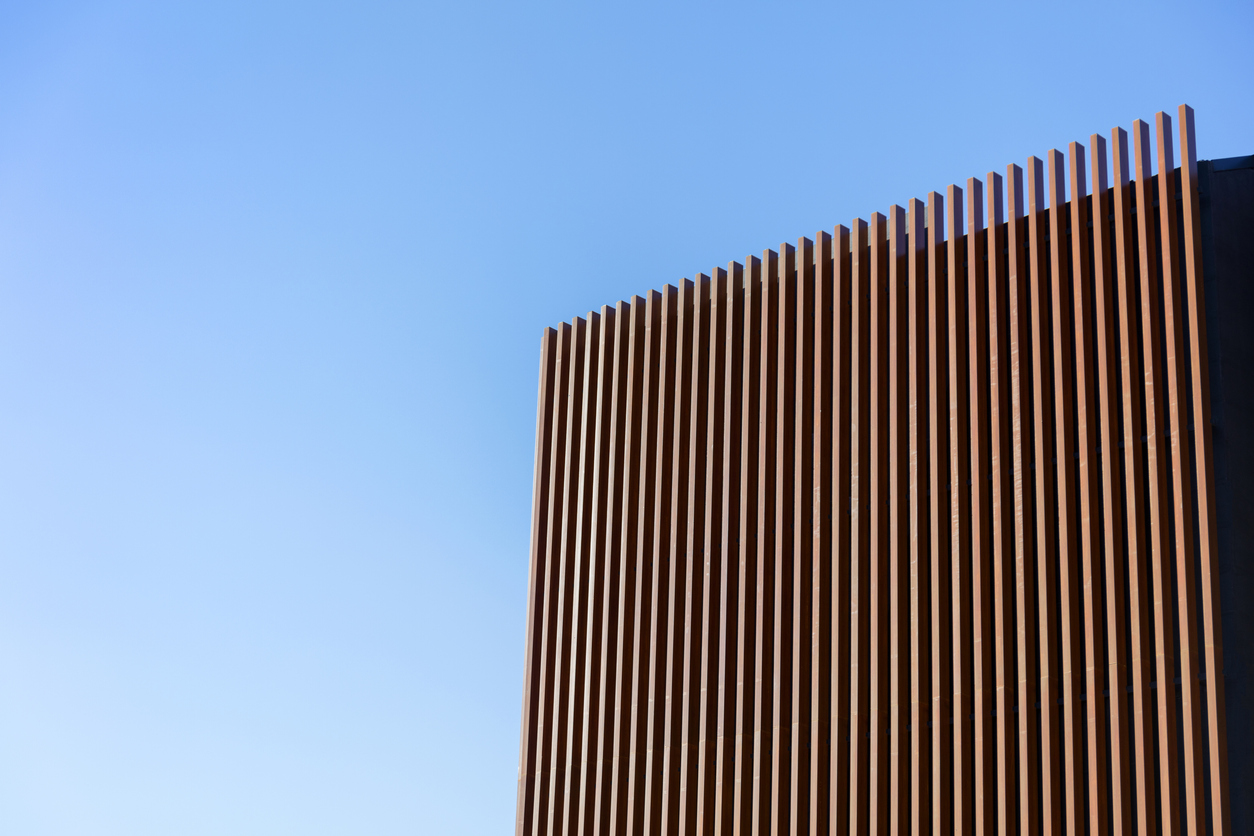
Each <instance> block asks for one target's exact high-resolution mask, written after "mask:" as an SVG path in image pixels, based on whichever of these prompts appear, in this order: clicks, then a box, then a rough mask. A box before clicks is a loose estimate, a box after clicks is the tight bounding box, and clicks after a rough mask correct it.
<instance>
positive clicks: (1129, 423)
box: [1111, 128, 1158, 833]
mask: <svg viewBox="0 0 1254 836" xmlns="http://www.w3.org/2000/svg"><path fill="white" fill-rule="evenodd" d="M1111 140H1112V141H1111V145H1112V146H1113V148H1112V151H1113V156H1114V166H1115V177H1114V189H1113V197H1114V216H1115V248H1114V256H1115V265H1116V270H1117V272H1118V292H1119V356H1120V357H1121V358H1122V360H1123V366H1122V369H1121V375H1120V379H1121V381H1122V387H1121V388H1122V400H1123V404H1122V407H1123V451H1124V479H1125V482H1124V507H1125V512H1124V513H1125V520H1126V523H1125V526H1124V529H1125V532H1126V536H1127V540H1128V542H1127V553H1128V569H1127V571H1128V610H1129V623H1130V625H1131V628H1130V636H1129V640H1130V646H1129V654H1130V657H1131V667H1132V730H1133V736H1132V739H1133V741H1134V745H1135V750H1134V751H1135V758H1134V760H1135V763H1136V764H1137V769H1136V792H1135V795H1134V798H1135V805H1134V813H1135V817H1136V826H1137V828H1138V829H1139V830H1140V831H1141V832H1150V833H1152V832H1154V831H1155V829H1156V828H1157V821H1158V803H1157V800H1156V799H1157V794H1158V790H1157V787H1158V783H1157V778H1156V776H1155V771H1154V770H1153V769H1148V768H1146V766H1147V765H1148V764H1150V763H1152V762H1153V758H1154V730H1153V726H1152V723H1151V710H1152V701H1153V695H1152V693H1151V691H1150V680H1151V678H1152V676H1153V659H1154V648H1153V633H1152V632H1151V622H1150V617H1149V554H1148V553H1149V548H1148V543H1147V542H1146V532H1145V500H1144V496H1145V476H1144V464H1143V460H1142V456H1141V451H1142V450H1143V442H1144V436H1143V435H1142V427H1143V426H1144V424H1143V422H1142V419H1141V395H1142V389H1143V385H1142V378H1141V343H1140V336H1139V333H1140V332H1139V330H1138V324H1139V318H1138V316H1137V311H1138V307H1139V304H1138V297H1139V292H1138V282H1137V274H1136V246H1137V244H1136V238H1137V236H1136V228H1135V227H1134V226H1133V225H1132V187H1131V167H1132V158H1131V156H1130V155H1129V153H1128V135H1127V134H1126V133H1125V132H1124V131H1123V129H1122V128H1116V129H1115V131H1114V133H1113V136H1112V137H1111Z"/></svg>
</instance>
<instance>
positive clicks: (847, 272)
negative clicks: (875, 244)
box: [828, 226, 853, 834]
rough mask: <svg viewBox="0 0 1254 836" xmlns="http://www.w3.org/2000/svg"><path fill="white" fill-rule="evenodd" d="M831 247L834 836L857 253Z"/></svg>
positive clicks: (839, 825)
mask: <svg viewBox="0 0 1254 836" xmlns="http://www.w3.org/2000/svg"><path fill="white" fill-rule="evenodd" d="M833 237H834V239H835V240H834V241H833V242H832V259H833V275H832V307H833V312H832V354H831V356H832V405H831V409H832V421H833V430H832V446H831V453H830V458H831V473H832V482H831V488H830V491H831V494H832V542H831V551H830V553H829V560H830V561H831V566H832V577H831V603H830V610H831V613H832V627H831V632H832V670H831V691H832V698H831V706H830V709H829V710H830V712H831V713H830V717H831V725H832V743H833V746H832V768H831V772H830V774H829V780H830V782H831V784H830V786H831V790H830V792H829V793H828V804H829V805H830V807H831V812H830V814H829V815H830V821H831V829H832V833H836V834H843V833H847V832H848V827H849V743H850V740H849V736H850V732H849V681H850V680H849V638H850V636H849V432H848V427H849V411H850V406H849V404H850V400H849V381H850V377H849V374H850V369H849V352H850V329H851V325H850V321H849V311H850V295H851V292H852V290H851V289H852V286H853V254H852V251H851V246H852V243H851V240H850V232H849V230H848V229H846V228H845V227H844V226H837V227H836V232H835V235H834V236H833Z"/></svg>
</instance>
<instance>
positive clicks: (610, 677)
mask: <svg viewBox="0 0 1254 836" xmlns="http://www.w3.org/2000/svg"><path fill="white" fill-rule="evenodd" d="M635 304H639V305H640V306H641V308H642V309H643V306H644V300H643V299H640V297H634V298H633V299H632V301H631V302H630V303H628V302H619V303H618V307H617V310H616V311H615V312H614V336H613V362H612V365H611V382H610V390H611V393H612V394H611V402H610V406H609V412H608V419H609V422H610V427H609V435H610V440H609V451H608V454H607V461H606V466H607V468H608V470H609V472H608V474H607V477H606V499H605V504H606V510H605V518H604V520H603V522H602V525H601V528H600V529H599V531H600V534H601V548H602V550H603V553H604V561H605V567H606V569H605V582H604V584H603V586H602V605H601V650H600V666H601V672H600V676H599V682H598V696H597V705H598V707H599V710H598V712H597V713H596V716H595V717H594V718H593V723H594V727H593V730H592V731H591V732H590V735H591V736H592V739H593V740H594V743H593V745H592V746H591V747H590V758H589V763H588V776H587V783H586V789H585V790H584V801H583V803H584V805H585V807H584V811H583V814H582V815H581V817H580V819H581V826H582V830H581V833H582V834H584V836H600V834H603V833H605V832H607V827H606V822H607V818H606V817H608V815H609V803H608V802H609V789H610V788H609V784H608V780H609V779H610V777H611V769H610V767H611V766H612V764H613V758H614V720H615V717H616V713H617V712H616V711H615V694H616V693H617V691H618V673H619V666H618V658H619V652H620V647H621V646H622V642H623V637H624V635H625V632H624V631H623V630H622V628H621V625H622V603H623V600H624V589H623V585H624V582H625V580H626V578H627V574H626V573H625V572H624V566H623V561H622V556H621V553H620V552H621V549H620V543H621V541H622V537H623V527H624V524H625V517H626V515H625V514H623V513H621V511H622V506H623V497H624V494H625V492H626V490H627V488H626V486H627V484H628V483H629V482H630V476H629V472H630V471H634V470H635V468H634V467H625V466H624V460H623V452H624V450H625V449H626V448H627V447H628V445H629V444H633V440H632V439H631V438H630V435H631V433H630V424H629V422H628V409H627V400H628V393H629V392H632V391H633V386H634V382H633V380H632V378H631V373H632V371H633V370H639V365H638V364H636V365H635V366H633V365H632V364H631V359H632V354H631V350H632V347H633V342H632V334H633V330H632V329H633V323H635V322H636V321H640V322H643V319H639V320H637V319H633V317H632V306H633V305H635ZM641 313H642V314H643V310H642V312H641ZM607 350H608V349H607Z"/></svg>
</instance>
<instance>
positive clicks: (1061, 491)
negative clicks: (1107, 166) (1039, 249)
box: [1037, 150, 1084, 833]
mask: <svg viewBox="0 0 1254 836" xmlns="http://www.w3.org/2000/svg"><path fill="white" fill-rule="evenodd" d="M1066 180H1067V169H1066V163H1065V161H1064V159H1063V155H1062V152H1061V151H1057V150H1051V151H1050V152H1049V265H1050V324H1051V325H1052V329H1051V333H1050V334H1049V335H1048V337H1046V335H1044V334H1043V335H1042V341H1044V340H1045V339H1047V338H1048V339H1049V340H1050V341H1051V342H1052V351H1051V354H1052V360H1053V363H1052V372H1053V376H1052V381H1051V380H1047V381H1046V382H1045V386H1050V385H1052V386H1053V393H1052V394H1053V398H1052V400H1053V407H1054V433H1055V434H1054V448H1053V454H1054V461H1055V463H1056V464H1055V466H1054V485H1055V490H1056V491H1057V498H1056V508H1057V512H1056V513H1057V515H1058V533H1057V541H1056V542H1057V544H1058V571H1057V575H1056V577H1057V583H1058V626H1059V630H1060V637H1059V639H1060V640H1059V648H1058V656H1059V658H1058V663H1059V667H1058V671H1059V673H1060V674H1061V677H1060V682H1059V685H1061V688H1060V689H1059V690H1060V692H1061V699H1062V703H1061V708H1062V711H1061V723H1060V726H1061V731H1062V751H1061V752H1060V753H1059V754H1060V760H1061V761H1062V763H1061V766H1062V786H1061V787H1060V792H1061V794H1062V799H1063V816H1064V821H1065V827H1066V829H1067V832H1069V833H1078V832H1080V829H1081V828H1082V827H1083V824H1082V823H1083V821H1084V810H1083V806H1084V785H1083V773H1084V760H1083V758H1084V747H1083V744H1082V742H1081V735H1082V733H1083V731H1084V717H1083V715H1082V713H1081V706H1080V687H1081V684H1082V682H1083V678H1084V671H1083V662H1082V658H1081V652H1082V651H1081V648H1082V639H1083V632H1084V625H1083V616H1084V610H1083V606H1082V604H1081V594H1080V559H1079V549H1078V546H1077V537H1076V534H1077V528H1078V525H1077V514H1076V490H1075V455H1076V454H1075V452H1074V450H1075V449H1076V439H1075V425H1074V424H1073V423H1072V412H1071V408H1072V405H1073V404H1074V395H1073V391H1072V390H1073V387H1074V384H1075V381H1074V375H1073V369H1072V351H1071V339H1072V334H1073V330H1072V305H1071V297H1072V295H1073V294H1072V281H1071V275H1070V270H1069V269H1068V268H1069V266H1070V265H1069V264H1068V260H1069V255H1070V253H1069V251H1068V249H1069V248H1068V247H1067V225H1066V224H1067V207H1066V194H1065V188H1066ZM1042 460H1043V459H1037V466H1038V468H1039V467H1040V463H1041V461H1042Z"/></svg>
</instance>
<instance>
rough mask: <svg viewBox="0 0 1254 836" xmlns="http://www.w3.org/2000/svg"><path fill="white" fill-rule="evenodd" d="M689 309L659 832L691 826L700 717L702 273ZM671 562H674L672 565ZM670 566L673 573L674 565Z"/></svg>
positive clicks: (706, 331) (706, 371)
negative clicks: (677, 609) (675, 609)
mask: <svg viewBox="0 0 1254 836" xmlns="http://www.w3.org/2000/svg"><path fill="white" fill-rule="evenodd" d="M694 284H695V287H694V296H693V300H692V312H691V321H692V325H691V336H690V337H689V338H688V339H689V348H688V353H687V354H685V355H684V359H685V361H686V363H687V366H688V369H689V372H688V380H687V381H686V388H687V391H688V414H687V415H685V416H684V417H683V422H684V426H685V427H686V428H687V429H686V430H685V432H684V435H683V438H682V440H681V447H680V448H679V449H678V450H677V454H678V458H680V459H684V460H686V461H687V468H686V469H687V472H686V474H685V475H686V484H683V483H680V484H678V485H677V491H676V493H677V500H678V501H677V503H676V504H677V506H678V505H679V503H680V502H682V503H683V506H684V507H683V525H684V527H683V529H682V530H677V531H676V532H675V535H674V541H673V542H674V546H673V552H672V553H673V554H676V555H682V562H683V568H682V572H681V573H680V574H677V576H676V579H677V580H679V581H680V582H681V583H682V587H680V586H679V584H677V588H676V589H675V590H674V595H675V598H676V599H677V600H679V601H681V602H682V603H681V604H680V606H681V608H682V611H683V614H684V615H683V619H682V620H681V619H679V618H678V617H674V618H672V621H671V628H670V635H671V639H670V642H669V644H670V648H671V652H672V653H673V654H674V660H673V663H672V665H671V668H670V671H669V674H670V675H671V679H670V680H669V681H668V684H667V712H666V722H667V729H666V731H667V745H668V747H669V750H668V752H667V760H666V776H665V777H666V779H667V781H668V782H669V785H667V783H666V782H664V785H663V790H662V792H663V795H664V796H665V797H666V798H667V803H666V804H665V807H664V809H665V810H666V811H667V813H666V815H667V818H666V820H665V821H664V822H663V826H662V832H663V833H667V834H673V833H684V834H689V833H692V832H693V829H694V827H695V826H696V813H697V809H696V799H695V797H694V794H695V790H696V784H697V755H696V748H697V730H698V723H699V720H700V704H699V702H698V700H697V698H698V695H699V693H700V674H701V655H700V654H701V632H702V621H703V616H704V605H705V600H706V599H705V598H704V597H703V590H704V589H705V580H704V578H705V575H706V571H707V569H708V567H707V565H706V548H705V532H706V524H707V523H706V507H707V506H706V461H705V460H706V452H707V447H706V445H707V432H708V429H709V424H708V420H709V415H708V411H709V383H710V340H711V327H710V326H711V292H712V289H713V288H712V283H711V281H710V278H709V276H706V275H705V274H698V275H697V278H696V281H695V283H694ZM672 566H673V567H674V564H672ZM674 568H676V571H677V572H679V569H678V567H674Z"/></svg>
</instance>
